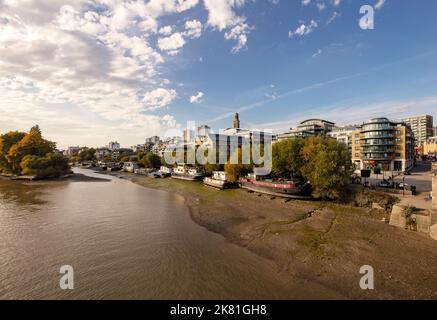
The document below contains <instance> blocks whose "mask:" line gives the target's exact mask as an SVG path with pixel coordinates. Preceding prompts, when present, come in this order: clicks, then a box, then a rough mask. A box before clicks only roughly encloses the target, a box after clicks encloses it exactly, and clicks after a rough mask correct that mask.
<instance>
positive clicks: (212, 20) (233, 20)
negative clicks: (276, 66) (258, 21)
mask: <svg viewBox="0 0 437 320" xmlns="http://www.w3.org/2000/svg"><path fill="white" fill-rule="evenodd" d="M204 4H205V7H206V9H207V10H208V25H209V26H211V27H213V28H215V29H218V30H219V31H224V30H228V31H227V32H226V33H225V39H226V40H231V39H232V40H237V44H236V45H235V46H234V47H233V48H232V53H237V52H239V51H240V50H241V49H242V48H243V47H244V46H245V45H246V44H247V34H248V33H249V32H250V30H251V29H253V27H252V26H249V25H248V24H247V23H246V17H244V16H239V15H237V14H236V13H235V11H234V9H235V8H238V7H242V6H243V5H244V4H245V0H204Z"/></svg>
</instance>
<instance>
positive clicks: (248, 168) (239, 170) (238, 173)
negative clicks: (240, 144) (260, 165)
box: [225, 148, 253, 183]
mask: <svg viewBox="0 0 437 320" xmlns="http://www.w3.org/2000/svg"><path fill="white" fill-rule="evenodd" d="M235 152H237V154H238V161H237V162H238V163H236V164H231V163H230V161H228V162H227V163H226V164H225V172H226V174H227V176H228V180H229V182H232V183H235V182H238V179H239V178H240V177H242V176H245V175H247V174H248V173H250V172H252V171H253V165H252V164H243V160H242V159H243V156H242V150H241V148H238V149H237V150H236V151H235Z"/></svg>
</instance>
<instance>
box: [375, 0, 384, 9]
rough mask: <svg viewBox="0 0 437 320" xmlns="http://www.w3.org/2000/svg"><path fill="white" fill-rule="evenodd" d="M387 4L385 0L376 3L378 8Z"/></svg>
mask: <svg viewBox="0 0 437 320" xmlns="http://www.w3.org/2000/svg"><path fill="white" fill-rule="evenodd" d="M384 4H385V0H378V2H377V3H376V4H375V8H376V9H378V10H379V9H381V8H382V7H383V6H384Z"/></svg>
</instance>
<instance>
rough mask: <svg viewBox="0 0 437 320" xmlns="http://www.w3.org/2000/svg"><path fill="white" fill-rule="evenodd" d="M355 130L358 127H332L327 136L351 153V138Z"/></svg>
mask: <svg viewBox="0 0 437 320" xmlns="http://www.w3.org/2000/svg"><path fill="white" fill-rule="evenodd" d="M357 129H358V126H345V127H334V128H333V129H332V131H331V132H329V133H328V136H330V137H332V138H334V139H337V141H338V142H340V143H343V144H344V145H346V146H347V147H348V149H349V152H352V136H353V134H354V132H355V131H356V130H357Z"/></svg>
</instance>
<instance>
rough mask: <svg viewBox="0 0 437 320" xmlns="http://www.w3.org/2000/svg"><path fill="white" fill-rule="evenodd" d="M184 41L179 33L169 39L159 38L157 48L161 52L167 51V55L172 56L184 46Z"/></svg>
mask: <svg viewBox="0 0 437 320" xmlns="http://www.w3.org/2000/svg"><path fill="white" fill-rule="evenodd" d="M185 43H186V42H185V40H184V38H183V37H182V34H180V33H179V32H176V33H173V34H172V35H171V36H169V37H165V38H159V39H158V47H159V49H161V50H162V51H168V52H169V54H171V55H174V54H177V53H178V52H179V49H180V48H182V47H183V46H184V45H185Z"/></svg>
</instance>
